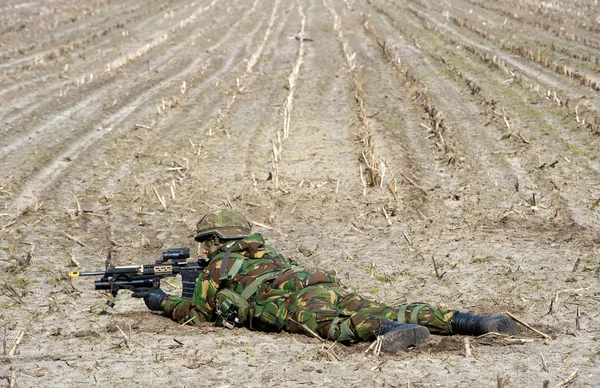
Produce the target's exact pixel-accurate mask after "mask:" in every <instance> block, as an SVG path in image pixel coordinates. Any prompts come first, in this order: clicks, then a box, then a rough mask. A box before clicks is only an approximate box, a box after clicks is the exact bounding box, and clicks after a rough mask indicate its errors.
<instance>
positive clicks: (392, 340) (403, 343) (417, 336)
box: [381, 324, 429, 354]
mask: <svg viewBox="0 0 600 388" xmlns="http://www.w3.org/2000/svg"><path fill="white" fill-rule="evenodd" d="M406 326H407V327H403V328H401V329H397V330H394V331H391V332H389V333H386V334H385V335H384V336H383V339H382V341H383V342H382V344H381V350H382V351H384V352H386V353H389V354H397V353H399V352H400V351H402V350H405V349H406V348H408V347H409V346H415V345H419V344H422V343H423V342H425V341H426V340H427V339H428V338H429V330H428V329H427V328H426V327H425V326H419V325H410V324H409V325H406Z"/></svg>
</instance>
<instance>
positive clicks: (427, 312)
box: [397, 302, 456, 334]
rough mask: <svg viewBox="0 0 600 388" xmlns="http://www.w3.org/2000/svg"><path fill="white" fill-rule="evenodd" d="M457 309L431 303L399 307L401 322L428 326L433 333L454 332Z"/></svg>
mask: <svg viewBox="0 0 600 388" xmlns="http://www.w3.org/2000/svg"><path fill="white" fill-rule="evenodd" d="M455 314H456V311H449V310H444V309H442V308H440V307H437V306H435V305H432V304H429V303H420V302H417V303H410V304H403V305H402V306H400V307H399V308H398V317H397V320H398V322H400V323H415V324H417V325H422V326H425V327H427V329H429V331H430V332H431V333H433V334H452V324H451V323H452V318H454V315H455Z"/></svg>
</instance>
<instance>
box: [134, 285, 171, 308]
mask: <svg viewBox="0 0 600 388" xmlns="http://www.w3.org/2000/svg"><path fill="white" fill-rule="evenodd" d="M167 296H169V295H167V294H166V293H165V292H164V291H163V290H161V289H160V288H153V289H151V290H135V291H134V292H133V293H132V294H131V297H132V298H144V302H145V303H146V307H148V308H149V309H150V310H153V311H162V302H163V300H165V298H166V297H167Z"/></svg>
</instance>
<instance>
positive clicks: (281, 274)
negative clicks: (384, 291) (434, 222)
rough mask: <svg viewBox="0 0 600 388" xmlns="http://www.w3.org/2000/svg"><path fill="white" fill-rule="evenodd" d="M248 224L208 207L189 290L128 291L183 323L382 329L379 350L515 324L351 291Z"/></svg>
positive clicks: (355, 332) (356, 335)
mask: <svg viewBox="0 0 600 388" xmlns="http://www.w3.org/2000/svg"><path fill="white" fill-rule="evenodd" d="M251 228H252V227H251V225H250V223H249V222H248V220H247V219H246V218H245V217H244V216H243V215H242V214H240V213H239V212H237V211H235V210H222V211H219V212H216V213H209V214H206V215H205V216H204V217H203V218H202V219H201V220H200V221H199V222H198V224H197V225H196V235H195V240H196V241H198V242H200V243H202V248H203V251H204V253H205V254H206V255H207V257H208V259H209V264H208V265H207V266H206V267H205V268H204V270H203V272H201V273H200V274H199V275H198V278H197V280H196V286H195V289H194V292H193V295H192V298H191V299H189V298H182V297H176V296H171V295H167V294H166V293H165V292H164V291H162V290H161V289H160V288H157V289H152V290H147V291H140V292H134V293H133V294H132V296H133V297H137V298H144V301H145V303H146V306H147V307H148V308H149V309H150V310H154V311H162V312H163V313H164V314H165V315H167V316H168V317H170V318H171V319H173V320H175V321H177V322H180V323H183V322H187V323H189V324H193V325H199V324H201V323H203V322H215V323H217V324H220V325H222V326H226V327H229V328H232V327H234V326H246V327H248V328H250V329H252V330H261V331H266V332H278V331H282V330H285V331H288V332H291V333H303V334H308V333H310V332H311V331H312V332H313V333H316V334H318V335H319V336H321V337H322V338H326V339H329V340H335V341H340V342H350V341H372V340H374V339H376V338H377V337H378V336H380V337H381V340H382V345H381V350H382V351H385V352H387V353H390V354H395V353H397V352H399V351H401V350H403V349H406V348H407V347H409V346H413V345H418V344H420V343H423V342H424V341H426V340H427V338H428V337H429V333H434V334H465V335H481V334H484V333H488V332H502V333H510V332H514V331H515V329H516V325H515V323H514V321H513V320H512V319H511V318H510V317H508V316H503V315H501V316H491V317H486V316H479V315H473V314H468V313H464V312H458V311H454V310H444V309H441V308H439V307H437V306H435V305H431V304H428V303H410V304H405V305H402V306H400V307H399V308H393V307H391V306H387V305H385V304H382V303H378V302H375V301H371V300H368V299H365V298H363V297H361V296H360V295H357V294H355V293H349V292H347V291H345V290H344V289H343V288H342V287H341V286H340V284H339V280H338V279H337V277H336V276H335V275H334V274H332V273H331V272H328V271H324V270H322V269H319V268H308V267H302V266H296V265H292V264H290V263H289V262H288V261H287V260H286V259H285V257H283V255H281V254H280V253H279V252H277V251H276V250H275V249H274V248H273V247H271V246H270V245H268V244H266V243H265V241H264V240H263V237H262V236H261V235H260V234H258V233H252V232H251Z"/></svg>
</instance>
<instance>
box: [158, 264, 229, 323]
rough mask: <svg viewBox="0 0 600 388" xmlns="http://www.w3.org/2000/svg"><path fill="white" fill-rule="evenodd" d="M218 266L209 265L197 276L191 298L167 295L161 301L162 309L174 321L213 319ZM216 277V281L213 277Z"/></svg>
mask: <svg viewBox="0 0 600 388" xmlns="http://www.w3.org/2000/svg"><path fill="white" fill-rule="evenodd" d="M218 273H219V268H218V266H217V267H216V268H215V266H213V265H211V266H209V267H207V268H206V269H205V270H204V272H203V273H202V274H201V275H200V276H198V280H197V281H196V288H195V289H194V295H193V297H192V299H187V298H180V297H176V296H168V297H167V298H165V300H164V302H163V303H162V310H163V311H164V312H165V315H167V316H169V317H170V318H171V319H173V320H174V321H175V322H179V323H184V322H186V321H190V323H191V324H194V325H197V324H200V323H203V322H212V321H213V311H214V303H215V302H214V301H215V297H214V296H215V295H216V293H217V290H218ZM215 276H216V277H217V278H216V282H217V283H215V280H214V279H213V278H214V277H215Z"/></svg>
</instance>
